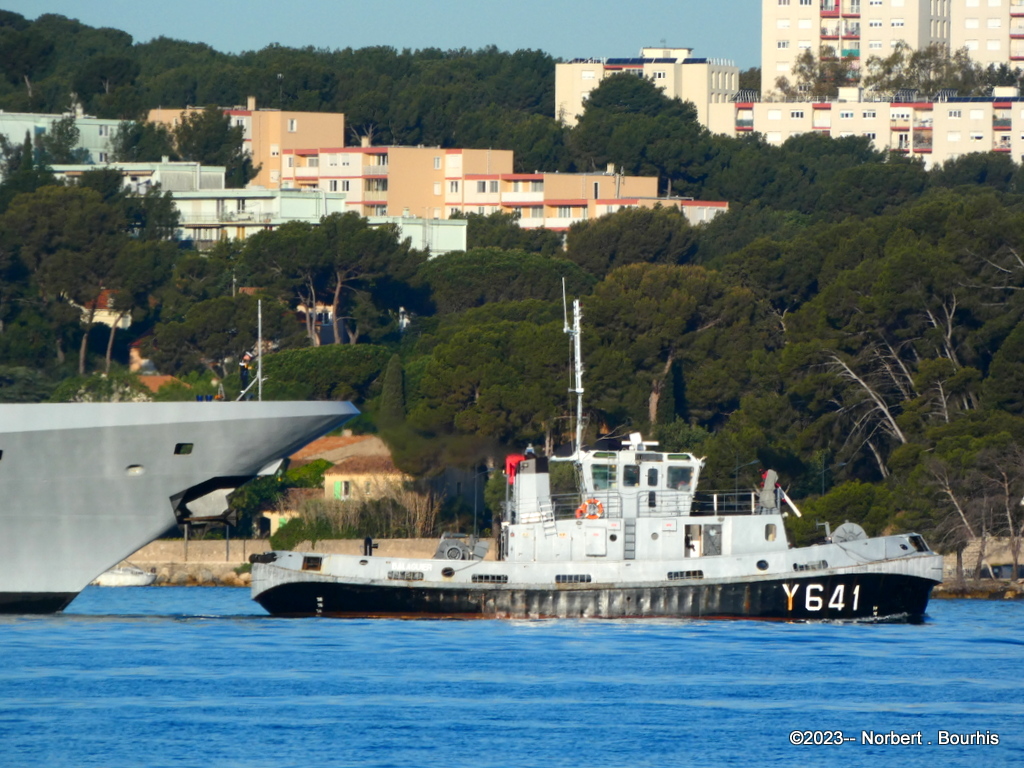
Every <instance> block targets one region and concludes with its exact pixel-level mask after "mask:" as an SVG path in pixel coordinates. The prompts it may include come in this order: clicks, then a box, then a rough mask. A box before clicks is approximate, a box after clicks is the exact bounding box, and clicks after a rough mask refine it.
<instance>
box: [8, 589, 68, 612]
mask: <svg viewBox="0 0 1024 768" xmlns="http://www.w3.org/2000/svg"><path fill="white" fill-rule="evenodd" d="M76 597H78V593H77V592H0V613H57V612H58V611H63V610H64V609H65V608H67V607H68V603H70V602H71V601H72V600H74V599H75V598H76Z"/></svg>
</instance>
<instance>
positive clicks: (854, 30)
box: [843, 24, 860, 37]
mask: <svg viewBox="0 0 1024 768" xmlns="http://www.w3.org/2000/svg"><path fill="white" fill-rule="evenodd" d="M843 37H860V24H844V25H843Z"/></svg>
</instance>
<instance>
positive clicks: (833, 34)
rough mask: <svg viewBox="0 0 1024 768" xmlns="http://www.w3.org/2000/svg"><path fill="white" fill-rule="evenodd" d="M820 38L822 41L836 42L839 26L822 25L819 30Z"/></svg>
mask: <svg viewBox="0 0 1024 768" xmlns="http://www.w3.org/2000/svg"><path fill="white" fill-rule="evenodd" d="M821 37H822V39H823V40H838V39H839V25H838V24H835V25H824V26H822V28H821Z"/></svg>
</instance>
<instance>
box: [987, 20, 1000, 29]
mask: <svg viewBox="0 0 1024 768" xmlns="http://www.w3.org/2000/svg"><path fill="white" fill-rule="evenodd" d="M1001 26H1003V20H1002V19H989V20H988V28H989V29H999V28H1000V27H1001Z"/></svg>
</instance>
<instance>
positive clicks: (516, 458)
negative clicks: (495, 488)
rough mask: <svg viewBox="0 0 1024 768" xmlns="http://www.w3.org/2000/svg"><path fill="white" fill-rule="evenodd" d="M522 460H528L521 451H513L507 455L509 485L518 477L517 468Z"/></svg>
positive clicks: (506, 472) (506, 464)
mask: <svg viewBox="0 0 1024 768" xmlns="http://www.w3.org/2000/svg"><path fill="white" fill-rule="evenodd" d="M521 461H526V457H525V456H524V455H523V454H521V453H513V454H510V455H508V456H506V457H505V476H506V477H508V484H509V485H512V483H513V481H514V480H515V479H516V469H518V467H519V462H521Z"/></svg>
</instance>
